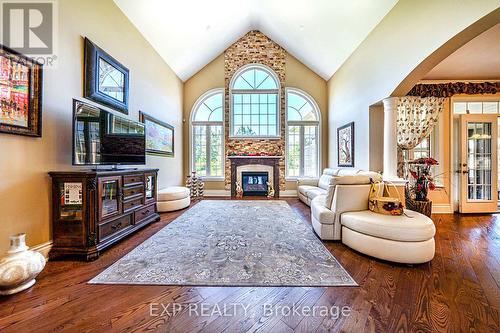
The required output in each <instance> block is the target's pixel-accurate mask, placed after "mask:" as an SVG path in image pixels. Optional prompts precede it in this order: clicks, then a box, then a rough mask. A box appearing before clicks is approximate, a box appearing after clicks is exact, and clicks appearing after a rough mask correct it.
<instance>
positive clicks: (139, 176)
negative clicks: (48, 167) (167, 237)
mask: <svg viewBox="0 0 500 333" xmlns="http://www.w3.org/2000/svg"><path fill="white" fill-rule="evenodd" d="M49 175H50V177H51V178H52V238H53V245H52V249H51V251H50V254H49V258H50V259H55V258H59V257H63V256H77V257H80V258H83V259H85V260H94V259H96V258H98V257H99V252H100V251H102V250H103V249H105V248H106V247H108V246H110V245H112V244H115V243H116V242H118V241H120V240H121V239H123V238H124V237H126V236H127V235H130V234H131V233H133V232H135V231H137V230H138V229H139V228H142V227H143V226H145V225H147V224H149V223H151V222H155V221H159V220H160V215H159V214H158V212H157V209H156V192H157V178H158V169H128V170H126V169H125V170H116V171H115V170H113V171H109V170H108V171H101V170H97V171H95V170H82V171H68V172H49Z"/></svg>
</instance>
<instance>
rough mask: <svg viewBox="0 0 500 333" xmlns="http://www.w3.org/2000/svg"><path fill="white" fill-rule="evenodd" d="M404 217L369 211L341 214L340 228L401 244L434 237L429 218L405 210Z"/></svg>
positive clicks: (434, 230)
mask: <svg viewBox="0 0 500 333" xmlns="http://www.w3.org/2000/svg"><path fill="white" fill-rule="evenodd" d="M405 213H406V215H408V216H405V215H401V216H392V215H384V214H377V213H374V212H371V211H369V210H364V211H360V212H347V213H343V214H342V216H341V217H340V221H341V223H342V226H344V227H347V228H349V229H351V230H354V231H357V232H359V233H362V234H365V235H369V236H373V237H378V238H383V239H389V240H394V241H402V242H421V241H425V240H428V239H431V238H432V237H434V234H435V233H436V228H435V227H434V223H433V222H432V220H431V219H430V218H428V217H427V216H425V215H422V214H420V213H417V212H414V211H411V210H405Z"/></svg>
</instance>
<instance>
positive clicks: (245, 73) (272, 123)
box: [230, 64, 280, 138]
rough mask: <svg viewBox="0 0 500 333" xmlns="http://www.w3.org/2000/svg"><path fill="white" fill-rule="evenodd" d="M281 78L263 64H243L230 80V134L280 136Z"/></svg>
mask: <svg viewBox="0 0 500 333" xmlns="http://www.w3.org/2000/svg"><path fill="white" fill-rule="evenodd" d="M279 88H280V84H279V80H278V77H277V76H276V74H275V73H274V72H273V71H272V70H271V69H269V68H267V67H266V66H263V65H257V64H252V65H248V66H244V67H242V68H241V69H240V70H239V71H238V72H236V74H235V75H234V77H233V79H232V80H231V84H230V91H231V94H230V98H231V128H230V135H231V137H243V138H245V137H246V138H277V137H279V135H280V133H279V104H280V103H279Z"/></svg>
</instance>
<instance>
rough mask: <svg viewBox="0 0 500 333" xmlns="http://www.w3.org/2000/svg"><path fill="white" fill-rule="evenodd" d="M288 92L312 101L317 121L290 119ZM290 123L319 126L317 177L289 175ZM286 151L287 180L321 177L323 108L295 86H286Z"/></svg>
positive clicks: (302, 139) (302, 143)
mask: <svg viewBox="0 0 500 333" xmlns="http://www.w3.org/2000/svg"><path fill="white" fill-rule="evenodd" d="M288 92H292V93H294V94H297V95H300V96H302V97H303V98H304V99H305V100H306V101H308V102H310V103H311V104H312V105H313V107H314V111H315V112H316V116H317V119H318V120H317V121H288V98H287V97H288ZM289 125H292V126H293V125H316V126H317V127H318V157H317V158H318V160H317V166H318V170H317V171H316V177H304V176H288V156H289V154H288V126H289ZM300 140H301V147H304V142H303V141H304V136H303V135H302V136H301V138H300ZM285 151H286V154H285V155H286V156H285V181H294V180H297V179H298V178H319V176H320V172H321V162H322V158H323V156H322V154H321V152H322V135H321V109H320V108H319V106H318V103H316V100H315V99H314V98H313V97H312V96H311V95H309V94H308V93H306V92H305V91H304V90H301V89H299V88H295V87H286V88H285ZM303 154H304V153H303V152H301V155H302V156H303Z"/></svg>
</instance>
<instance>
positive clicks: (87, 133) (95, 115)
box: [73, 100, 146, 165]
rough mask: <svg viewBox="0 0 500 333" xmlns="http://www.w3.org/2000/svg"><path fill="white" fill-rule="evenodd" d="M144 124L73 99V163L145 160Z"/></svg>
mask: <svg viewBox="0 0 500 333" xmlns="http://www.w3.org/2000/svg"><path fill="white" fill-rule="evenodd" d="M145 133H146V131H145V127H144V124H142V123H139V122H136V121H132V120H129V119H127V118H124V117H120V116H117V115H115V114H113V113H112V112H108V111H106V110H103V109H101V108H98V107H95V106H93V105H90V104H87V103H85V102H82V101H78V100H73V165H141V164H146V134H145Z"/></svg>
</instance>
